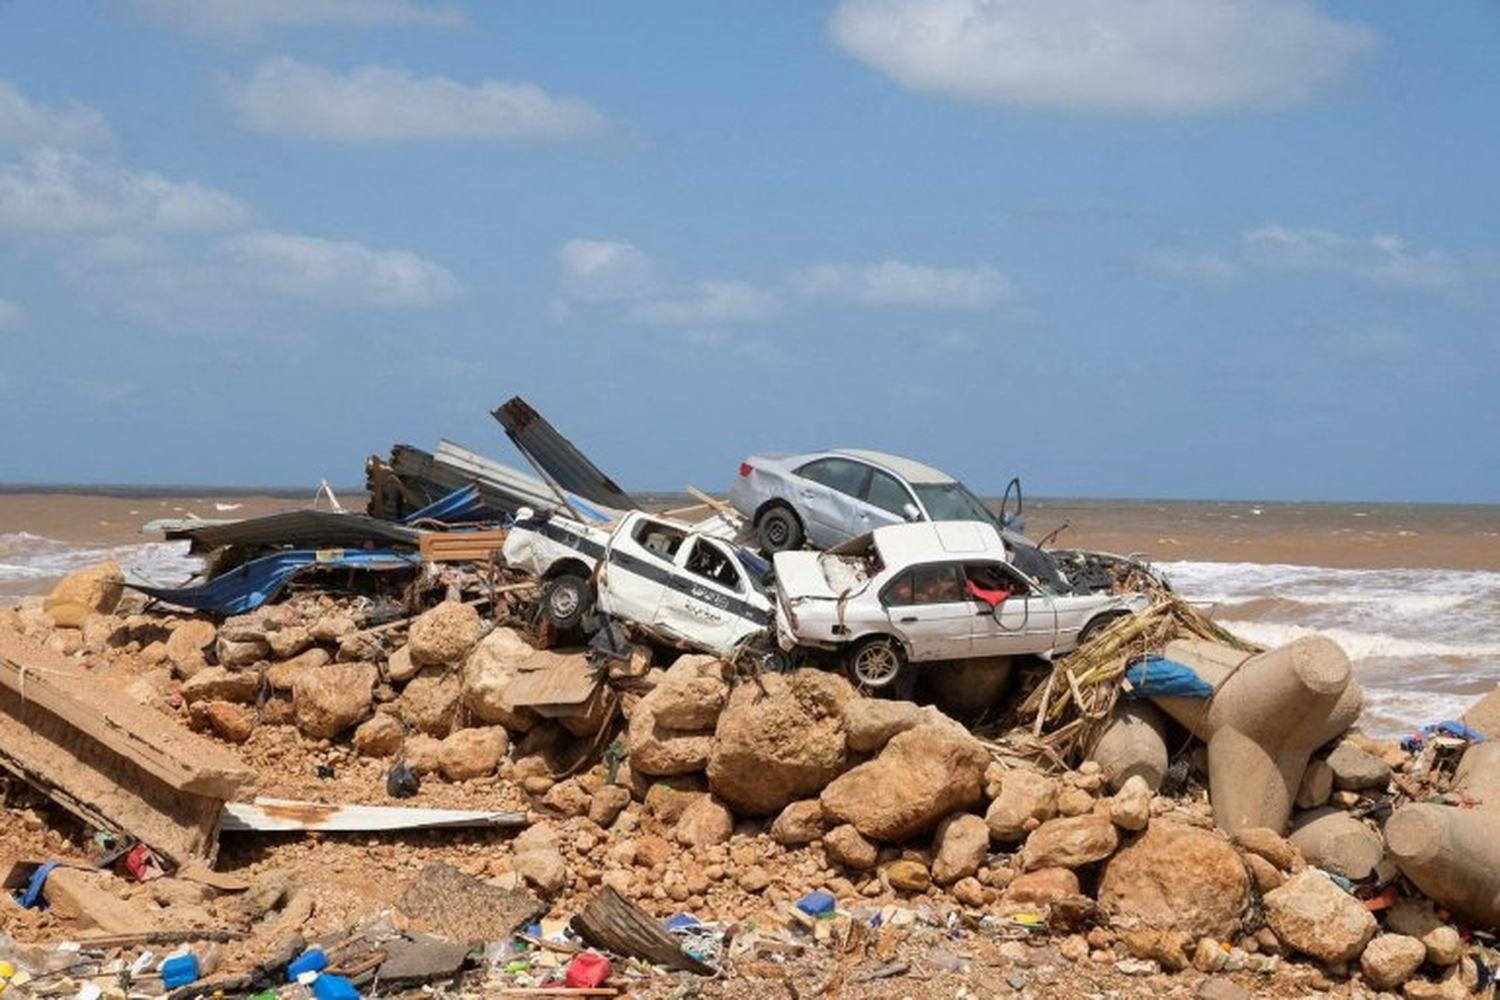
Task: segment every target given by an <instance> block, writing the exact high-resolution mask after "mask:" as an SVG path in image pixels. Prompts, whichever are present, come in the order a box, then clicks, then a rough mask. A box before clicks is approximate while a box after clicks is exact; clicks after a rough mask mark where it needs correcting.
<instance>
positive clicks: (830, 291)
mask: <svg viewBox="0 0 1500 1000" xmlns="http://www.w3.org/2000/svg"><path fill="white" fill-rule="evenodd" d="M795 283H796V284H797V286H798V287H799V288H800V289H801V290H802V291H803V292H805V293H806V294H808V295H815V296H821V297H826V298H834V299H843V300H846V301H851V302H862V303H866V304H869V305H900V306H917V307H922V308H927V309H985V308H988V307H990V306H993V305H995V304H996V303H999V302H1004V301H1007V300H1009V299H1012V298H1014V297H1015V287H1014V286H1013V285H1012V284H1011V281H1010V279H1009V278H1007V277H1006V276H1005V275H1004V274H1002V273H1001V272H1000V271H999V269H997V268H995V267H992V266H990V265H989V264H981V265H979V266H977V267H968V268H963V267H926V266H924V265H921V264H907V263H904V262H902V261H899V260H887V261H882V262H880V263H878V264H870V265H866V266H852V265H849V264H823V265H820V266H818V267H814V268H811V269H809V270H807V271H806V272H804V273H803V274H801V275H799V276H798V277H797V278H796V281H795Z"/></svg>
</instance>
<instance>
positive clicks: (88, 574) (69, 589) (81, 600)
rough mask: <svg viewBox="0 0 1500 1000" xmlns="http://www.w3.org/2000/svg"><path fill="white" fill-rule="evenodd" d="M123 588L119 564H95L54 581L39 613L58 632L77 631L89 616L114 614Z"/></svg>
mask: <svg viewBox="0 0 1500 1000" xmlns="http://www.w3.org/2000/svg"><path fill="white" fill-rule="evenodd" d="M124 584H125V574H124V573H123V572H121V570H120V566H119V564H118V563H113V562H102V563H98V564H96V565H93V566H89V567H87V568H85V569H81V570H78V571H77V572H74V573H69V574H68V575H67V576H65V577H63V578H62V579H61V580H59V581H57V585H56V586H55V587H53V588H52V592H51V593H50V594H48V595H47V598H46V600H44V601H43V602H42V610H43V611H45V612H46V613H47V614H48V615H50V616H51V617H52V620H53V621H54V622H55V623H57V626H58V627H59V628H78V627H79V626H80V625H82V624H83V622H84V619H86V618H88V617H89V616H91V615H108V614H113V613H114V610H115V608H117V607H119V606H120V597H121V595H122V594H123V593H124Z"/></svg>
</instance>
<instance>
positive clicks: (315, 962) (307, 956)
mask: <svg viewBox="0 0 1500 1000" xmlns="http://www.w3.org/2000/svg"><path fill="white" fill-rule="evenodd" d="M326 968H328V956H327V955H325V954H323V949H322V948H309V949H307V950H306V951H304V952H303V953H302V954H300V955H298V956H297V957H296V958H294V959H292V964H291V965H288V966H287V967H286V981H287V982H289V983H295V982H296V981H297V977H298V976H300V975H302V973H304V972H322V971H323V970H324V969H326Z"/></svg>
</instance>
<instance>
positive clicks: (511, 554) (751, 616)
mask: <svg viewBox="0 0 1500 1000" xmlns="http://www.w3.org/2000/svg"><path fill="white" fill-rule="evenodd" d="M522 515H523V516H521V517H519V518H517V520H516V522H515V524H514V525H513V526H512V528H511V530H510V534H509V535H508V536H507V538H506V540H505V545H504V547H503V548H502V550H501V553H502V555H503V556H504V558H505V561H506V563H507V565H510V566H513V567H516V568H518V569H523V570H527V571H529V572H531V573H533V574H534V575H536V576H537V577H539V578H540V579H541V580H542V581H543V585H542V595H541V602H540V605H541V610H542V613H543V614H545V615H546V616H547V617H548V619H550V620H551V621H552V622H553V624H555V625H556V626H558V627H559V628H562V629H566V628H572V627H574V626H576V625H578V624H580V623H581V622H582V620H583V617H584V614H585V613H586V611H587V610H588V608H589V607H590V606H591V605H592V606H593V607H595V608H596V609H597V610H598V611H599V612H601V613H603V614H605V615H608V616H609V617H611V618H614V619H616V620H618V621H621V622H623V623H624V624H626V625H627V626H630V627H632V628H633V629H635V630H637V631H639V632H641V633H643V634H644V635H645V636H646V637H648V638H651V639H655V640H656V641H658V642H661V643H663V644H666V645H669V646H674V647H676V648H679V649H689V650H694V651H699V652H707V653H714V654H716V655H720V656H727V655H730V654H731V653H733V652H734V651H736V650H737V649H738V648H740V647H741V646H743V645H745V644H746V643H748V642H754V641H757V640H762V639H769V626H770V624H771V619H772V605H771V598H770V595H769V593H768V586H769V583H768V577H769V574H770V568H771V567H770V564H769V563H767V562H765V560H763V559H760V558H759V557H757V556H755V555H753V554H751V553H750V552H748V551H746V550H744V549H740V548H736V547H735V546H733V545H731V544H729V543H728V542H726V541H724V540H723V539H721V538H716V537H714V536H712V535H710V534H708V533H706V532H704V531H700V530H698V529H696V528H694V527H693V526H692V525H688V524H684V523H682V522H680V521H674V520H672V519H670V518H663V517H657V516H655V515H652V514H647V513H643V512H640V511H632V512H631V513H629V514H626V515H625V516H624V517H622V518H621V519H620V520H619V522H618V523H616V524H615V526H614V527H613V528H600V527H595V526H592V525H587V524H582V523H580V522H577V521H573V520H570V519H568V518H565V517H561V516H557V515H549V514H535V513H531V512H529V511H523V512H522Z"/></svg>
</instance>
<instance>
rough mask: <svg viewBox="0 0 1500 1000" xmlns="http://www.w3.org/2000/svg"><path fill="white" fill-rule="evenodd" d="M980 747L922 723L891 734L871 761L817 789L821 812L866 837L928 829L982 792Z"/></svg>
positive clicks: (897, 837)
mask: <svg viewBox="0 0 1500 1000" xmlns="http://www.w3.org/2000/svg"><path fill="white" fill-rule="evenodd" d="M989 759H990V758H989V753H988V752H987V751H986V750H985V748H984V746H983V745H982V744H980V743H979V741H977V740H975V739H974V738H973V737H970V736H968V735H961V734H959V733H955V732H954V731H953V730H951V729H948V728H946V727H938V726H930V725H924V726H919V727H918V728H916V729H908V730H907V731H906V732H904V733H901V734H899V735H897V736H895V737H894V738H892V739H891V741H890V742H889V743H887V744H886V745H885V749H884V750H882V751H881V752H880V756H878V757H876V758H875V759H874V760H871V761H868V762H866V763H864V764H861V765H859V766H858V767H856V768H854V769H853V770H852V771H849V772H848V773H847V774H844V775H842V776H840V777H839V778H837V779H835V780H834V781H833V783H832V784H830V785H829V786H828V787H827V788H825V789H823V794H822V795H821V796H820V799H821V801H822V803H823V812H824V813H825V814H826V815H827V816H829V817H831V818H832V819H833V820H835V821H839V822H844V823H849V824H851V825H853V826H854V828H855V829H857V830H858V831H859V832H860V833H862V834H864V835H865V836H866V837H869V838H871V839H872V840H878V841H886V842H897V841H902V840H907V839H910V838H911V837H915V836H918V835H920V834H924V833H929V832H931V831H932V829H933V828H934V827H936V826H937V824H938V823H939V822H940V821H941V820H942V819H943V818H944V817H945V816H947V815H949V814H950V813H954V812H960V811H963V810H967V809H972V808H973V807H975V806H977V805H978V804H979V802H980V800H981V799H982V798H983V796H984V770H985V766H986V765H987V764H988V763H989Z"/></svg>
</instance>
